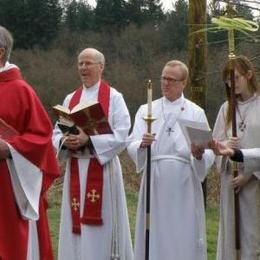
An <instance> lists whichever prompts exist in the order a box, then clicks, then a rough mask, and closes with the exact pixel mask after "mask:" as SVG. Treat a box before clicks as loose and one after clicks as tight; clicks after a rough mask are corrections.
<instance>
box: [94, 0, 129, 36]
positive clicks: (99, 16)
mask: <svg viewBox="0 0 260 260" xmlns="http://www.w3.org/2000/svg"><path fill="white" fill-rule="evenodd" d="M126 24H127V20H126V2H125V1H124V0H97V6H96V9H95V25H96V28H97V29H98V30H99V31H101V30H105V31H107V32H108V33H114V32H120V31H121V29H122V28H124V27H125V26H126Z"/></svg>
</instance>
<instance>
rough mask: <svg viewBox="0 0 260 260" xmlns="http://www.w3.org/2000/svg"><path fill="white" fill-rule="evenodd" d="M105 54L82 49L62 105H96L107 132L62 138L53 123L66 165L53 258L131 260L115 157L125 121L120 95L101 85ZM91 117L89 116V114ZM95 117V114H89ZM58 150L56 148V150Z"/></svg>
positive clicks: (122, 140) (125, 130) (127, 124)
mask: <svg viewBox="0 0 260 260" xmlns="http://www.w3.org/2000/svg"><path fill="white" fill-rule="evenodd" d="M104 66H105V58H104V55H103V54H102V53H101V52H99V51H98V50H96V49H93V48H87V49H84V50H83V51H82V52H81V53H80V54H79V56H78V71H79V75H80V78H81V81H82V84H81V86H80V87H79V88H77V89H76V90H75V91H74V92H73V93H71V94H69V95H68V96H67V97H66V98H65V100H64V102H63V106H65V107H67V108H69V109H70V110H71V109H73V107H75V106H76V105H78V104H86V103H88V102H93V101H94V102H95V101H98V102H99V103H100V104H101V106H102V108H103V111H104V114H105V116H106V118H107V119H108V122H109V124H110V127H111V129H112V133H105V134H104V133H103V134H99V133H98V131H99V129H98V128H97V132H96V133H94V134H86V131H85V132H84V131H83V130H82V129H81V128H79V127H78V128H77V129H78V133H75V132H74V134H68V133H67V134H63V133H62V132H61V130H60V128H59V127H58V125H57V124H56V126H55V129H54V133H53V143H54V146H55V147H56V148H57V150H60V152H59V154H60V156H61V157H63V158H64V157H65V159H66V160H67V164H66V172H65V178H64V188H63V198H62V209H61V223H60V237H59V250H58V258H59V259H60V260H67V259H68V260H71V259H74V260H80V259H82V260H83V259H84V260H93V259H100V260H101V259H121V260H132V258H133V252H132V243H131V236H130V229H129V222H128V213H127V206H126V199H125V191H124V186H123V179H122V172H121V166H120V162H119V159H118V154H119V153H120V152H121V151H122V150H123V149H125V147H126V139H127V136H128V132H129V128H130V117H129V113H128V109H127V107H126V104H125V101H124V99H123V96H122V94H121V93H119V92H118V91H117V90H116V89H114V88H112V87H111V86H109V84H108V83H107V82H105V81H104V80H102V79H101V78H102V73H103V70H104ZM92 112H93V111H92ZM93 116H94V117H95V111H94V113H93ZM60 146H61V147H60Z"/></svg>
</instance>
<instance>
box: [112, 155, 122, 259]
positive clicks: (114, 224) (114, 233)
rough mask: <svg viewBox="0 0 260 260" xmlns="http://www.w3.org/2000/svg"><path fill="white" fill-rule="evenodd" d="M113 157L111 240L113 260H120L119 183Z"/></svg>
mask: <svg viewBox="0 0 260 260" xmlns="http://www.w3.org/2000/svg"><path fill="white" fill-rule="evenodd" d="M114 174H115V173H114V167H113V159H112V160H111V161H110V162H109V175H110V191H111V192H110V194H111V205H112V241H111V260H120V252H119V244H118V237H119V228H118V203H117V199H118V198H117V183H116V182H115V177H114Z"/></svg>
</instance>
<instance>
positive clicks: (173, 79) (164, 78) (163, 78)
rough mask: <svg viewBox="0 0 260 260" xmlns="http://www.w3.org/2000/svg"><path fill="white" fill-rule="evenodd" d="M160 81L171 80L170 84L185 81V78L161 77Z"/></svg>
mask: <svg viewBox="0 0 260 260" xmlns="http://www.w3.org/2000/svg"><path fill="white" fill-rule="evenodd" d="M160 81H161V82H163V81H167V82H169V83H170V84H176V83H177V82H182V81H184V80H183V79H175V78H169V77H163V76H162V77H161V78H160Z"/></svg>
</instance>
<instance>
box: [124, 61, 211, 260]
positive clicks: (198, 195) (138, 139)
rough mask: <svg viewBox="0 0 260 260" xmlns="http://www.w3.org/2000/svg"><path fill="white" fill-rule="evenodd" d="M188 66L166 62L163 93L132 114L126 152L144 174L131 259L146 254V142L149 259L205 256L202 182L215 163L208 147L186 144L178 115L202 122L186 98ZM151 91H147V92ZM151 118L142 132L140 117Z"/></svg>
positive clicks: (199, 258) (200, 111)
mask: <svg viewBox="0 0 260 260" xmlns="http://www.w3.org/2000/svg"><path fill="white" fill-rule="evenodd" d="M187 80H188V68H187V66H186V65H185V64H184V63H182V62H180V61H177V60H172V61H169V62H167V63H166V65H165V66H164V68H163V70H162V74H161V90H162V95H163V97H162V98H160V99H157V100H155V101H153V102H151V101H150V100H151V98H150V96H151V90H148V104H146V105H142V106H141V107H140V108H139V110H138V112H137V114H136V117H135V124H134V128H133V132H132V134H131V136H130V140H131V143H130V145H129V146H128V152H129V154H130V156H131V157H132V159H133V160H134V162H135V163H136V168H137V172H144V176H143V179H142V184H141V189H140V195H139V203H138V210H137V224H136V236H135V260H142V259H144V255H145V233H144V230H145V225H146V224H147V223H145V190H146V178H145V172H146V167H145V166H146V165H145V164H146V159H147V158H146V156H147V154H146V149H145V148H146V147H148V146H151V187H150V189H151V202H150V249H149V259H150V260H157V259H181V260H204V259H206V258H207V253H206V236H205V216H204V202H203V192H202V187H201V182H202V181H203V180H204V178H205V176H206V174H207V170H208V169H209V167H210V166H211V165H212V163H213V161H214V155H213V153H212V151H210V150H204V149H203V148H201V147H199V146H196V145H192V147H189V146H188V144H187V143H186V140H185V137H184V135H183V133H182V131H181V128H180V126H179V124H178V120H179V119H188V120H193V121H196V122H207V118H206V115H205V113H204V111H203V109H202V108H200V107H199V106H197V105H196V104H194V103H193V102H191V101H190V100H188V99H186V98H185V97H184V95H183V90H184V88H185V86H186V84H187ZM149 91H150V93H149ZM150 111H151V114H150V115H148V117H149V116H151V117H154V118H155V119H156V120H155V121H154V123H153V124H152V133H153V134H151V133H147V125H146V122H145V120H144V119H143V118H145V117H147V113H148V114H149V112H150Z"/></svg>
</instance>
